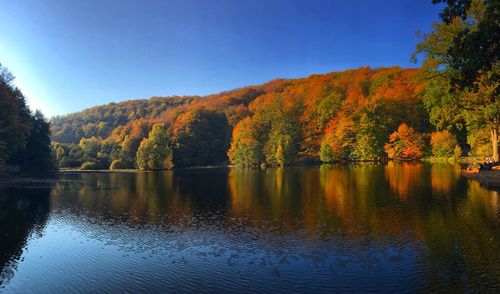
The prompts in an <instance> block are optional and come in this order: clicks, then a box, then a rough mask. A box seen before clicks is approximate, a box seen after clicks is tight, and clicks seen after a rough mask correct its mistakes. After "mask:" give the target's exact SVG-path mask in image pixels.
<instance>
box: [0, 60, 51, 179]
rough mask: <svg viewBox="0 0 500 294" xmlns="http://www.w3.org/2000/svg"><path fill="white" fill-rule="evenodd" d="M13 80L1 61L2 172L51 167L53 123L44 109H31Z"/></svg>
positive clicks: (0, 134) (0, 125)
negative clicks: (32, 110)
mask: <svg viewBox="0 0 500 294" xmlns="http://www.w3.org/2000/svg"><path fill="white" fill-rule="evenodd" d="M13 80H14V77H13V75H12V74H11V73H10V72H9V71H8V70H7V69H6V68H5V67H3V66H2V65H1V64H0V173H2V172H4V171H6V170H7V171H8V170H13V171H47V170H50V169H52V168H53V160H52V157H51V149H50V126H49V123H48V121H47V120H46V119H45V118H44V116H43V115H42V113H41V112H39V111H36V112H35V113H32V112H31V110H30V109H29V107H28V106H27V105H26V99H25V97H24V96H23V94H22V92H21V91H20V90H19V89H18V88H17V87H15V86H14V84H13V83H12V82H13Z"/></svg>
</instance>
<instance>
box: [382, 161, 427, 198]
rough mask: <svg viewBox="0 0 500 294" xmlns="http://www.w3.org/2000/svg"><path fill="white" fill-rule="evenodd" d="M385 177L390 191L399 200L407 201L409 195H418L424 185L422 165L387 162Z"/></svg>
mask: <svg viewBox="0 0 500 294" xmlns="http://www.w3.org/2000/svg"><path fill="white" fill-rule="evenodd" d="M385 176H386V178H387V179H388V181H389V185H390V187H391V189H392V190H393V191H394V192H396V193H397V196H398V197H399V198H401V199H408V198H409V197H410V196H411V195H419V193H420V192H421V191H422V188H424V187H425V184H426V183H425V177H424V165H423V164H422V163H394V162H388V163H387V165H386V167H385Z"/></svg>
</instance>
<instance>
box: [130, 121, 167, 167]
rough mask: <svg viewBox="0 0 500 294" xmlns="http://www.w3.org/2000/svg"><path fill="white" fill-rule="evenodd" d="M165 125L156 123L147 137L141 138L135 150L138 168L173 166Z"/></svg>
mask: <svg viewBox="0 0 500 294" xmlns="http://www.w3.org/2000/svg"><path fill="white" fill-rule="evenodd" d="M168 143H169V140H168V136H167V132H166V130H165V126H164V125H162V124H156V125H154V126H153V129H152V130H151V132H150V133H149V136H148V138H145V139H144V140H142V142H141V144H140V146H139V149H138V150H137V156H136V158H137V167H138V168H139V169H140V170H162V169H171V168H173V162H172V150H171V149H170V147H169V144H168Z"/></svg>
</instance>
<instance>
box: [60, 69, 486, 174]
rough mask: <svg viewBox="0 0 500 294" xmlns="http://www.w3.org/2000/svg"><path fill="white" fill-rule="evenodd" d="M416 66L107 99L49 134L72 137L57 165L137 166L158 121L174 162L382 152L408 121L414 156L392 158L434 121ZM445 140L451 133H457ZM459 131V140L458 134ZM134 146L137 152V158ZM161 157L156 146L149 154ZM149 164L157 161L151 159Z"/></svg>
mask: <svg viewBox="0 0 500 294" xmlns="http://www.w3.org/2000/svg"><path fill="white" fill-rule="evenodd" d="M418 75H419V70H418V69H402V68H399V67H390V68H376V69H373V68H370V67H363V68H359V69H353V70H346V71H343V72H332V73H328V74H322V75H311V76H309V77H306V78H300V79H278V80H273V81H271V82H268V83H265V84H263V85H257V86H249V87H245V88H241V89H236V90H232V91H226V92H222V93H219V94H214V95H209V96H205V97H171V98H168V97H164V98H158V97H155V98H151V99H150V100H132V101H126V102H121V103H118V104H108V105H105V106H98V107H93V108H90V109H87V110H84V111H82V112H79V113H74V114H70V115H68V116H62V117H57V118H55V119H53V120H52V124H53V133H54V135H53V139H54V140H55V141H57V142H59V143H73V144H59V143H56V145H57V146H56V147H57V148H58V150H59V151H60V152H59V155H60V156H59V158H58V162H59V165H60V166H62V167H79V166H80V165H81V164H83V163H85V162H94V161H96V160H97V161H99V163H100V164H102V165H103V166H104V167H105V168H107V167H108V166H109V165H110V164H111V163H112V162H114V161H116V163H117V164H119V165H120V166H126V167H129V168H133V167H137V166H138V162H137V160H140V166H141V167H142V168H144V167H145V166H148V164H145V162H147V158H149V157H147V156H145V155H146V153H147V152H145V150H156V149H158V148H156V149H155V148H149V146H152V145H150V143H149V142H150V141H144V140H150V139H148V136H151V134H150V131H151V129H152V126H153V125H158V124H161V125H162V128H164V130H165V131H164V132H165V134H164V135H162V137H167V138H168V139H167V141H168V146H166V147H165V148H167V149H168V152H167V153H168V154H170V152H171V155H172V156H171V157H172V158H171V159H170V160H171V163H172V164H173V165H175V166H176V167H182V166H196V165H211V164H223V163H225V162H228V161H229V162H230V163H233V164H238V165H260V164H263V163H265V164H272V165H285V164H289V163H293V162H297V161H319V160H322V161H324V162H330V161H337V160H380V159H384V158H387V157H388V156H387V154H388V151H387V150H388V149H387V148H386V149H384V146H385V145H386V143H388V142H389V140H390V138H391V137H394V138H395V137H397V136H396V135H392V136H391V134H393V133H394V132H397V131H398V128H400V126H401V125H402V124H405V127H406V128H407V129H410V130H411V134H416V135H415V136H414V137H411V138H407V137H408V136H406V137H404V138H405V140H406V141H404V142H406V143H407V144H408V146H417V147H418V148H420V149H419V150H413V149H412V150H413V151H415V152H409V151H408V152H409V153H408V152H407V153H408V154H411V155H416V156H414V157H415V158H414V157H412V156H406V155H405V156H403V157H401V158H399V159H401V160H412V159H418V158H420V157H422V156H423V154H424V152H426V150H424V147H423V144H424V141H429V136H428V135H425V134H429V133H430V132H432V131H433V130H434V128H433V126H432V125H431V124H430V122H429V116H428V112H427V111H426V109H425V107H424V103H423V99H422V97H423V96H425V94H426V91H428V90H427V83H426V82H423V81H421V80H420V79H418V78H417V76H418ZM400 129H401V128H400ZM231 134H232V135H231ZM462 137H463V136H462ZM84 138H94V139H93V140H95V141H96V142H99V144H100V146H101V147H100V148H101V149H100V150H99V151H97V152H96V153H95V154H94V155H93V156H92V155H89V153H88V152H87V153H85V152H84V151H83V150H81V149H82V147H81V146H85V144H83V145H82V142H83V143H85V142H86V141H85V140H88V139H84ZM398 138H399V137H398ZM402 138H403V137H402ZM411 139H415V140H417V141H416V142H411ZM82 140H84V141H82ZM451 140H452V142H456V141H454V140H456V139H455V137H454V136H453V138H452V139H451ZM459 140H460V142H459V143H460V144H462V145H463V144H465V139H464V138H459ZM142 141H144V142H143V143H141V142H142ZM394 142H396V143H397V142H398V141H397V140H396V141H394ZM394 142H393V143H394ZM481 142H482V141H481ZM77 143H78V144H79V145H75V144H77ZM140 145H141V146H143V147H141V149H140ZM455 146H456V144H454V145H453V146H452V147H455ZM412 148H414V147H412ZM139 149H140V158H136V156H137V155H139V153H137V152H138V150H139ZM79 150H80V151H79ZM429 150H430V149H429ZM162 152H165V150H162ZM446 152H447V153H446ZM445 153H446V154H449V153H450V152H449V150H445ZM451 153H453V150H451ZM70 154H71V155H70ZM85 154H87V155H85ZM390 154H403V153H400V152H392V153H390ZM404 154H406V153H404ZM148 156H149V155H148ZM155 156H156V157H155ZM163 157H164V155H163V153H161V154H156V155H151V158H163ZM395 159H397V158H395ZM151 162H155V161H151ZM89 164H90V163H89ZM169 165H170V164H169ZM152 166H155V169H156V166H157V165H152ZM163 166H165V165H163Z"/></svg>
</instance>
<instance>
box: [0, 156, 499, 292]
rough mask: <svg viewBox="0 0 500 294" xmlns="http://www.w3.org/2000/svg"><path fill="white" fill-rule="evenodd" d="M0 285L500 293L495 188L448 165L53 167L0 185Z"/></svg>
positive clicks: (2, 288) (8, 288)
mask: <svg viewBox="0 0 500 294" xmlns="http://www.w3.org/2000/svg"><path fill="white" fill-rule="evenodd" d="M0 240H1V243H0V272H1V274H0V292H5V293H14V292H15V293H29V292H36V293H71V292H90V293H93V292H124V291H128V292H177V293H179V292H180V293H183V292H217V293H224V292H261V293H268V292H281V293H289V292H291V291H293V292H307V293H322V292H323V293H326V292H330V293H331V292H333V291H341V292H342V291H345V292H347V291H356V292H360V291H363V292H366V291H372V292H385V293H387V292H429V291H439V292H444V291H450V292H456V291H492V292H495V291H500V196H499V193H498V192H495V191H490V190H487V189H485V188H483V187H481V186H480V185H479V183H478V182H475V181H471V180H467V179H465V178H463V177H462V176H461V175H460V170H459V167H458V166H453V165H449V164H441V165H439V164H434V165H431V164H422V163H420V164H395V163H387V164H359V165H323V166H320V167H318V166H316V167H289V168H282V169H278V168H277V169H266V170H260V169H239V168H215V169H191V170H189V169H186V170H175V171H165V172H156V173H87V174H61V175H60V176H59V177H58V179H57V181H56V182H55V183H54V184H53V185H52V186H51V187H39V188H24V189H20V188H16V189H14V188H10V189H5V190H3V191H1V192H0Z"/></svg>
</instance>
